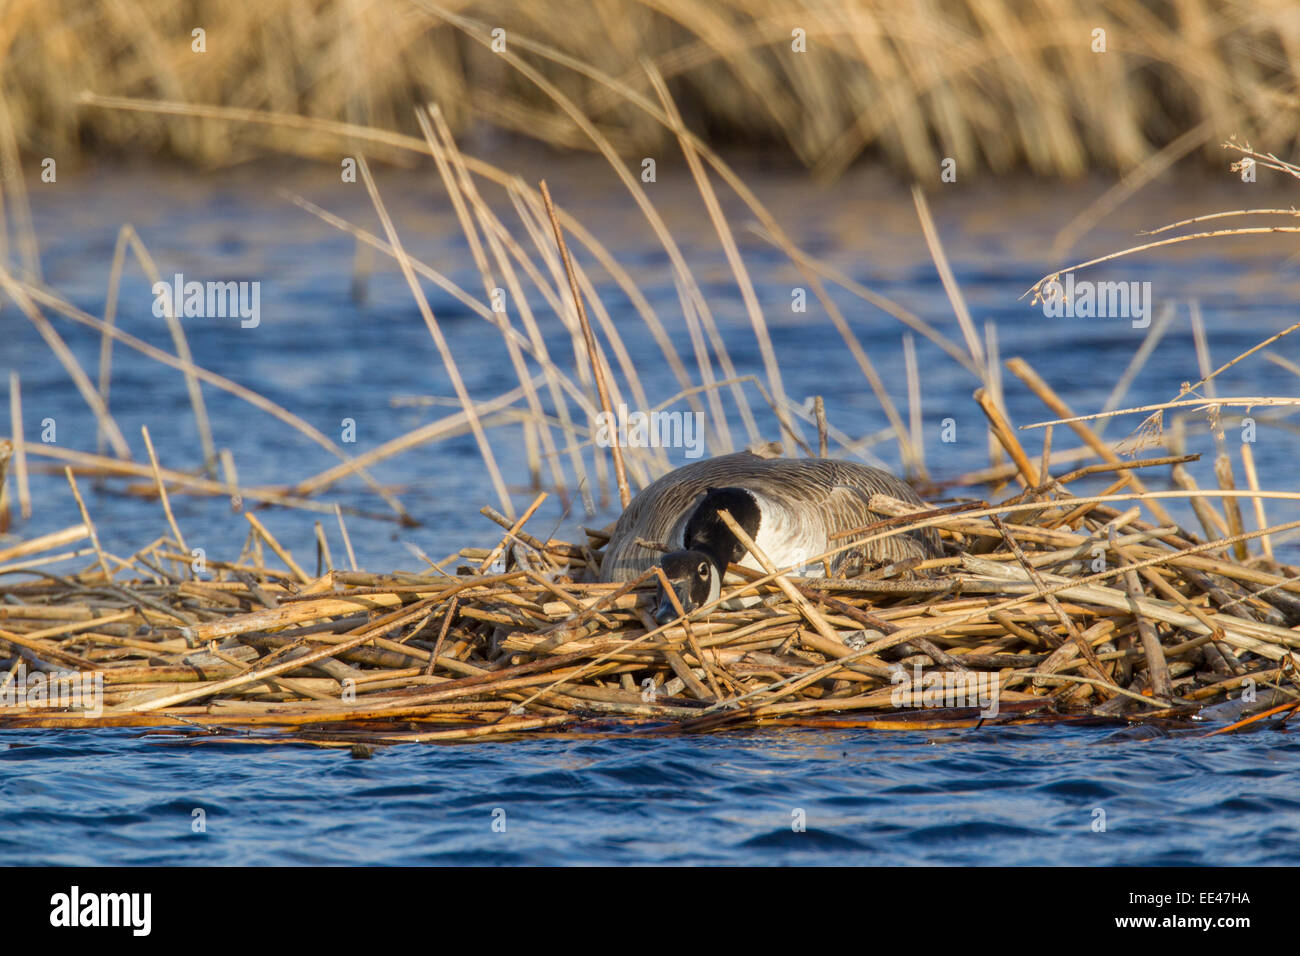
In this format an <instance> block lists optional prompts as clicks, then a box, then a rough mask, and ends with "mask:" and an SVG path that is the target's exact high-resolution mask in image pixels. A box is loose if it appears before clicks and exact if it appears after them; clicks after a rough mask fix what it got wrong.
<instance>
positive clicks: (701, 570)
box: [696, 563, 709, 578]
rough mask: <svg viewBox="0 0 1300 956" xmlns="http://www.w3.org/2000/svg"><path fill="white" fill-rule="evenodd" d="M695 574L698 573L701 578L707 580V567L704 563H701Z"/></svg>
mask: <svg viewBox="0 0 1300 956" xmlns="http://www.w3.org/2000/svg"><path fill="white" fill-rule="evenodd" d="M696 573H698V574H699V576H700V577H702V578H707V577H708V576H709V566H708V565H707V564H705V563H701V564H700V566H699V567H698V568H697V569H696Z"/></svg>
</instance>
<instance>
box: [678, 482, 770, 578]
mask: <svg viewBox="0 0 1300 956" xmlns="http://www.w3.org/2000/svg"><path fill="white" fill-rule="evenodd" d="M721 511H726V512H727V513H728V514H730V515H731V517H732V518H733V519H734V520H735V522H736V524H738V525H740V527H741V528H743V529H744V531H745V534H747V535H749V537H750V539H751V540H752V539H754V538H756V537H757V536H758V526H759V524H760V522H761V520H762V514H761V512H760V511H759V507H758V502H757V501H755V500H754V496H753V495H752V494H750V493H749V492H748V491H746V490H745V489H743V488H710V489H708V490H707V491H706V492H705V495H704V499H703V500H702V501H701V502H700V503H699V505H697V506H696V508H695V511H694V512H693V513H692V514H691V517H690V519H689V520H688V521H687V522H686V533H685V535H684V537H685V541H684V544H685V545H686V547H687V548H690V549H692V550H695V551H700V552H702V553H704V554H706V555H708V557H709V558H710V559H711V560H712V561H713V563H714V565H715V566H716V567H717V568H718V570H719V571H725V570H726V568H727V564H728V563H729V562H733V561H736V562H738V561H740V560H742V559H743V558H744V557H745V554H746V548H745V546H744V545H743V544H741V543H740V539H739V538H737V537H736V535H735V533H734V532H733V531H732V530H731V529H730V528H728V527H727V525H726V523H725V522H724V521H723V520H722V518H721V517H719V514H718V513H719V512H721Z"/></svg>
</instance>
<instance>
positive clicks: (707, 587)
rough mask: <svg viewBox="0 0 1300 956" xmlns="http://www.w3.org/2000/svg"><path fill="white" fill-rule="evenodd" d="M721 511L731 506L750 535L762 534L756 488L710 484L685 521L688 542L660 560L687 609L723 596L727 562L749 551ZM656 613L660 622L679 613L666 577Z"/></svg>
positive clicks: (733, 515) (660, 588)
mask: <svg viewBox="0 0 1300 956" xmlns="http://www.w3.org/2000/svg"><path fill="white" fill-rule="evenodd" d="M721 511H726V512H728V513H729V514H730V515H731V517H732V518H733V519H735V521H736V523H737V524H738V525H740V527H741V528H743V529H744V531H745V533H746V534H747V535H749V536H750V538H754V537H756V536H757V535H758V526H759V522H760V521H761V519H762V512H761V511H760V510H759V507H758V502H757V500H755V498H754V496H753V494H751V493H750V492H748V491H746V490H745V489H743V488H709V489H706V491H705V493H704V498H703V499H701V501H700V503H699V504H698V505H696V507H695V510H694V511H693V512H692V513H691V517H690V519H689V520H687V522H686V531H685V533H684V534H683V538H684V540H683V542H682V543H683V544H684V545H685V547H684V548H683V549H682V550H680V551H670V552H669V553H668V554H665V555H664V556H663V558H662V559H660V561H659V566H660V567H661V568H663V572H664V577H666V578H667V579H668V583H669V584H670V585H671V586H672V590H673V593H674V594H675V595H676V596H677V601H678V603H680V604H681V606H682V610H683V611H685V612H686V613H687V614H689V613H690V612H691V611H693V610H694V609H695V608H697V607H700V606H701V605H703V604H708V603H711V602H713V601H716V600H717V599H718V597H719V596H720V595H721V593H722V575H723V572H724V571H725V570H726V568H727V564H728V563H730V562H732V561H740V560H741V559H743V558H744V557H745V554H746V551H745V546H744V545H743V544H741V543H740V539H739V538H737V537H736V535H735V534H733V533H732V531H731V529H730V528H728V527H727V525H726V523H725V522H724V521H723V520H722V519H721V518H720V517H719V516H718V513H719V512H721ZM654 616H655V620H656V621H658V622H659V623H660V624H666V623H667V622H669V621H671V620H673V619H674V618H676V617H677V609H676V608H675V607H674V606H673V601H672V598H671V597H670V596H669V595H668V594H667V592H666V591H665V590H664V586H663V581H662V580H661V581H660V582H659V592H658V598H657V600H656V602H655V614H654Z"/></svg>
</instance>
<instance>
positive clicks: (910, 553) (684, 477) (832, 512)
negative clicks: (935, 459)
mask: <svg viewBox="0 0 1300 956" xmlns="http://www.w3.org/2000/svg"><path fill="white" fill-rule="evenodd" d="M720 487H734V488H742V489H744V490H745V491H747V492H749V493H750V494H751V495H753V497H754V500H755V501H756V502H757V504H758V506H759V511H760V514H761V518H760V521H759V526H758V533H757V535H756V536H755V539H754V543H755V544H757V545H758V547H759V549H761V550H762V551H763V552H764V553H765V554H766V555H767V556H768V557H769V558H770V559H771V560H772V561H773V562H774V563H775V564H776V565H777V566H778V567H783V568H788V567H794V568H798V569H800V571H801V572H802V573H805V574H807V575H808V576H813V577H815V576H820V575H821V574H822V573H823V569H822V565H821V562H817V563H816V564H811V565H810V564H809V562H810V561H812V559H813V558H815V557H817V556H818V555H821V554H824V553H825V552H827V551H829V550H831V549H832V548H833V547H834V546H835V544H836V543H838V542H832V541H831V536H832V535H834V534H836V533H837V532H841V531H848V530H851V529H853V528H859V527H862V526H863V525H866V524H870V523H871V522H873V521H879V520H881V519H883V518H884V517H886V516H885V515H881V514H877V513H875V512H872V511H870V510H868V508H867V501H868V500H869V499H870V497H871V496H872V495H873V494H885V495H889V496H891V497H894V498H898V499H900V500H902V501H906V502H909V503H911V504H916V505H924V502H923V501H922V500H921V499H920V498H919V497H918V496H917V494H916V492H914V491H913V490H912V489H911V487H909V486H908V485H907V484H905V483H904V482H902V481H900V480H899V479H898V478H895V477H894V476H893V475H891V474H889V472H887V471H882V470H880V469H879V468H872V467H871V466H869V465H860V464H857V463H854V462H847V461H835V460H831V459H827V458H802V459H793V458H763V457H760V456H758V455H755V454H752V453H751V452H747V451H743V452H738V453H736V454H732V455H721V456H719V457H717V458H710V459H707V460H705V461H698V462H692V463H691V464H688V465H684V466H683V467H681V468H678V469H677V470H676V471H672V472H669V473H668V474H667V475H664V476H663V477H662V478H659V479H658V480H657V481H654V482H653V483H651V484H650V485H649V486H647V487H646V488H645V489H644V490H643V491H642V492H641V493H640V494H638V495H637V496H636V497H635V498H633V499H632V501H631V502H629V503H628V506H627V508H626V509H625V510H624V511H623V514H622V516H620V517H619V519H618V522H617V523H616V524H615V526H614V531H613V534H612V535H611V537H610V539H609V542H608V544H607V545H606V546H605V556H604V559H603V560H602V562H601V575H600V578H601V580H602V581H630V580H632V579H634V578H636V577H638V576H639V575H641V574H643V573H645V572H646V571H647V570H649V569H650V568H651V567H652V566H654V565H655V564H656V563H657V562H658V560H659V559H660V558H661V557H662V555H661V554H660V552H658V551H655V550H653V549H651V548H646V547H644V546H643V545H640V544H637V539H638V538H641V539H644V540H646V541H652V542H656V543H660V544H664V545H666V546H668V547H669V548H681V547H684V546H685V541H684V535H685V530H686V523H687V521H688V520H689V519H690V517H691V515H692V513H693V512H694V511H695V509H696V507H697V506H698V505H699V503H700V501H701V500H702V499H703V498H704V497H705V493H706V491H707V490H708V489H709V488H720ZM853 553H854V552H845V553H844V554H842V555H841V556H839V558H837V559H836V564H838V563H839V562H841V561H842V560H843V558H844V557H845V556H846V555H849V554H853ZM856 553H857V554H858V555H859V556H860V557H861V558H863V559H864V560H866V561H868V562H872V563H888V562H891V561H900V560H903V559H906V558H912V557H920V558H926V557H934V556H937V555H938V554H940V548H939V539H938V536H937V535H936V534H935V533H934V531H932V530H930V529H926V530H924V531H920V532H909V533H908V534H902V535H894V536H893V537H890V538H885V539H882V540H880V541H873V542H871V543H870V544H868V545H866V546H864V547H863V548H861V549H858V551H857V552H856ZM740 564H742V565H743V566H745V567H752V568H755V569H758V568H759V564H758V562H757V561H756V560H755V559H754V556H753V555H752V554H746V555H745V558H744V559H743V560H742V561H741V562H740ZM834 566H835V565H833V567H834Z"/></svg>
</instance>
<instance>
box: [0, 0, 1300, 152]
mask: <svg viewBox="0 0 1300 956" xmlns="http://www.w3.org/2000/svg"><path fill="white" fill-rule="evenodd" d="M196 27H198V28H202V29H204V30H205V31H206V52H205V53H202V54H199V53H195V52H193V51H192V38H191V31H192V30H193V29H194V28H196ZM498 27H499V28H502V29H504V30H505V31H506V33H505V40H506V43H507V46H508V48H509V49H510V50H511V52H514V53H517V54H518V55H520V56H522V57H524V58H525V59H527V60H528V61H529V62H530V63H531V64H533V65H534V66H535V67H536V68H537V69H538V70H539V71H540V73H541V74H542V75H543V76H544V77H545V78H546V79H547V80H548V81H550V82H552V83H554V84H556V85H557V86H558V87H559V88H560V89H561V90H562V91H563V92H564V93H565V94H566V95H567V96H569V97H570V98H571V99H573V100H574V102H576V103H578V104H579V105H580V106H581V107H582V108H583V110H584V112H585V113H586V114H587V115H589V116H590V117H591V118H592V120H593V122H594V123H595V124H596V125H597V126H598V128H599V129H600V131H601V133H602V134H603V135H604V137H605V138H606V139H607V140H608V141H609V143H611V144H613V145H614V146H615V147H616V148H617V149H619V150H620V151H622V152H624V153H627V154H636V153H644V152H645V151H648V150H652V149H655V148H658V147H661V146H667V145H668V144H669V143H670V142H671V141H672V133H671V132H670V131H669V130H667V129H665V128H664V126H663V124H661V123H659V122H657V121H656V120H655V119H653V118H652V117H650V116H648V115H646V113H645V112H644V111H642V110H639V109H636V108H634V107H632V106H629V104H628V103H627V102H626V100H625V99H624V98H623V97H620V96H618V95H617V94H615V93H614V92H613V91H612V90H611V89H610V87H609V86H608V84H605V83H601V82H597V81H595V80H594V79H593V78H592V77H591V76H589V75H585V74H584V73H582V72H581V71H577V70H574V69H572V68H571V67H570V66H568V65H566V64H565V63H564V62H563V61H564V58H566V57H571V58H573V59H575V60H578V61H581V62H583V63H587V64H590V65H591V66H592V67H593V68H594V69H595V70H597V71H599V72H600V73H601V74H604V75H608V76H612V77H617V78H620V79H621V80H623V81H624V82H626V83H628V84H629V85H631V86H633V87H635V88H636V89H637V90H639V91H641V92H643V93H644V94H646V95H648V96H653V95H654V94H653V91H652V90H651V88H650V86H649V84H648V81H647V75H648V71H647V70H646V69H645V66H644V64H643V63H642V60H643V59H648V60H650V61H651V63H652V64H653V66H654V67H655V72H657V73H658V74H661V75H662V76H663V77H664V78H665V80H666V81H667V83H668V85H669V88H670V90H671V92H672V96H673V98H674V100H675V101H676V102H677V103H679V104H680V105H681V109H682V114H683V119H684V121H685V123H686V124H687V125H688V126H689V127H690V128H691V129H693V130H695V131H697V132H700V133H701V134H703V135H704V136H705V138H706V139H707V140H708V141H709V142H711V143H714V144H719V143H723V142H744V143H747V144H764V145H768V146H777V147H779V148H780V150H781V151H782V152H786V153H788V154H792V155H793V156H795V157H797V158H798V159H799V160H800V161H802V162H804V163H806V164H807V165H809V166H810V167H812V168H814V169H815V170H816V171H817V172H818V173H819V174H822V175H825V176H833V175H834V174H836V173H838V172H839V171H841V170H843V169H844V168H845V167H846V166H847V165H848V164H849V163H851V162H853V161H854V160H855V159H857V158H858V157H859V156H862V155H863V154H864V153H865V154H870V155H872V156H875V157H878V158H881V159H883V160H885V161H887V162H889V163H890V164H892V165H893V166H894V167H896V168H900V169H905V170H908V171H910V172H911V173H913V174H921V175H925V176H927V177H929V176H933V175H934V172H935V170H936V169H937V166H938V163H939V162H940V160H941V159H942V158H943V157H952V158H954V159H956V160H957V162H958V166H959V169H961V170H962V171H963V172H969V171H974V170H976V169H985V170H992V171H994V172H1006V171H1009V170H1013V169H1028V170H1030V171H1032V172H1033V173H1036V174H1044V175H1054V176H1073V175H1078V174H1080V173H1082V172H1084V171H1086V170H1089V169H1094V168H1102V169H1128V168H1131V167H1133V166H1134V165H1135V164H1137V163H1139V162H1141V161H1142V160H1143V159H1144V158H1146V157H1148V156H1149V155H1151V154H1152V153H1153V152H1154V151H1155V150H1157V149H1159V148H1161V147H1163V146H1166V145H1168V144H1170V143H1172V142H1174V141H1175V140H1177V139H1178V137H1179V136H1180V135H1182V134H1185V133H1187V132H1188V131H1189V130H1197V129H1200V130H1202V134H1201V135H1199V136H1193V137H1191V141H1190V142H1188V143H1186V144H1184V145H1185V147H1186V148H1187V149H1195V148H1196V147H1197V146H1198V145H1204V147H1205V149H1206V150H1207V154H1208V155H1213V152H1212V151H1213V144H1214V143H1215V142H1217V141H1218V139H1219V138H1222V137H1223V136H1226V135H1229V134H1232V133H1237V134H1240V135H1242V136H1244V137H1248V138H1251V139H1254V140H1256V141H1261V142H1268V143H1270V144H1273V145H1274V146H1275V147H1276V148H1277V149H1278V150H1279V151H1291V152H1294V147H1295V146H1296V138H1297V134H1300V109H1297V105H1300V104H1298V100H1297V93H1296V90H1297V64H1300V4H1296V3H1295V2H1294V0H1257V2H1251V3H1243V2H1235V0H1180V2H1177V3H1160V2H1153V0H1140V2H1134V0H1037V2H1033V3H1030V2H1024V0H916V2H911V3H905V4H899V3H896V2H893V0H558V2H557V0H535V2H529V3H521V2H517V0H516V2H507V0H441V2H439V0H418V2H409V0H259V2H258V3H246V2H242V0H189V2H176V0H102V2H95V3H86V2H84V0H9V2H6V3H4V4H0V64H2V66H0V70H2V73H0V146H5V145H6V144H7V143H16V144H17V146H18V147H19V148H20V149H21V150H23V151H24V152H26V153H27V154H29V155H34V156H41V157H43V156H57V157H65V158H67V157H71V156H73V155H76V154H78V153H79V152H81V151H83V150H100V149H121V150H129V151H130V152H131V153H132V154H133V155H138V154H139V153H140V152H141V151H150V150H154V151H158V152H162V153H167V154H172V155H175V156H179V157H181V158H184V159H190V160H198V161H201V162H224V161H235V160H239V159H242V158H246V157H247V156H249V155H250V154H252V153H256V152H258V151H262V150H265V149H267V148H268V147H270V148H273V149H287V150H294V151H299V152H308V153H311V152H324V151H326V150H332V149H333V148H334V147H335V146H336V143H335V142H334V141H333V139H332V138H329V137H317V136H312V135H303V134H302V133H300V132H296V131H292V130H278V131H272V133H271V134H270V136H269V138H268V135H267V131H266V130H258V129H250V128H247V127H241V126H234V125H231V126H222V125H217V124H211V123H202V122H197V121H179V122H178V121H176V120H175V119H174V118H169V117H160V116H156V115H149V114H144V113H122V112H117V111H105V110H99V109H90V108H86V107H85V106H83V105H80V104H79V103H78V99H77V97H78V94H79V93H81V92H82V91H92V92H94V93H98V94H100V95H103V96H130V97H142V98H149V99H163V100H168V101H174V102H185V103H190V104H206V105H219V106H228V107H239V108H248V109H256V110H269V111H273V112H278V113H292V114H298V115H302V116H309V117H315V118H322V119H331V120H337V121H346V122H351V123H360V124H364V125H367V126H372V127H380V128H385V129H392V130H400V131H403V132H407V133H410V134H411V135H418V130H417V129H416V127H415V124H414V120H413V116H414V109H413V108H414V106H415V105H417V104H423V103H426V102H435V103H437V104H438V105H439V106H440V107H441V109H442V110H443V112H444V114H445V115H446V116H447V119H448V122H449V124H450V126H451V128H452V130H453V131H454V132H456V133H458V134H459V133H462V132H463V131H464V130H465V129H466V128H467V126H469V125H470V124H471V123H473V122H475V121H486V122H489V123H492V124H495V125H497V126H500V127H504V128H506V129H510V130H514V131H517V132H521V133H525V134H527V135H529V136H533V137H537V138H539V139H542V140H544V141H546V142H549V143H552V144H556V145H559V146H565V147H575V148H584V149H587V148H592V143H591V138H590V136H589V135H588V134H587V133H586V132H585V131H584V130H583V129H582V128H581V127H580V126H579V125H578V124H576V123H575V122H574V121H573V120H572V118H571V117H569V116H566V115H565V114H564V113H563V112H561V111H560V110H558V109H556V108H555V106H554V105H553V101H552V99H551V98H550V97H548V96H546V95H544V94H543V93H541V92H540V91H539V90H538V88H537V85H536V84H535V83H533V82H531V81H530V80H528V79H527V78H525V77H523V76H521V75H520V73H519V72H518V71H517V70H515V69H512V68H510V67H509V66H508V65H507V64H506V63H504V62H502V59H501V57H500V56H498V55H497V54H494V53H493V52H492V51H491V50H489V49H486V48H484V47H483V46H482V45H481V44H480V43H478V42H476V41H475V40H474V39H473V38H472V37H471V36H468V35H467V31H470V32H475V31H484V30H487V31H490V30H492V29H494V28H498ZM1096 29H1103V30H1105V31H1106V52H1104V53H1097V52H1094V51H1093V46H1094V37H1093V31H1094V30H1096ZM795 30H802V31H804V32H805V36H806V52H803V53H796V52H795V51H794V50H793V49H792V42H793V41H792V35H793V31H795ZM535 44H541V45H543V46H544V47H545V48H546V49H545V50H543V49H540V48H538V47H537V46H536V45H535Z"/></svg>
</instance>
